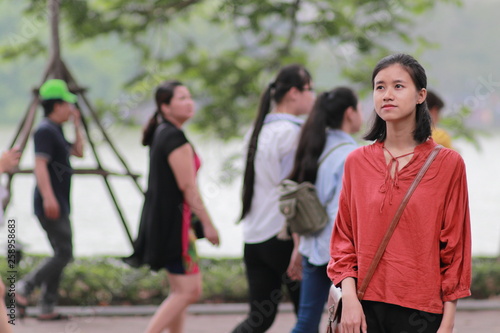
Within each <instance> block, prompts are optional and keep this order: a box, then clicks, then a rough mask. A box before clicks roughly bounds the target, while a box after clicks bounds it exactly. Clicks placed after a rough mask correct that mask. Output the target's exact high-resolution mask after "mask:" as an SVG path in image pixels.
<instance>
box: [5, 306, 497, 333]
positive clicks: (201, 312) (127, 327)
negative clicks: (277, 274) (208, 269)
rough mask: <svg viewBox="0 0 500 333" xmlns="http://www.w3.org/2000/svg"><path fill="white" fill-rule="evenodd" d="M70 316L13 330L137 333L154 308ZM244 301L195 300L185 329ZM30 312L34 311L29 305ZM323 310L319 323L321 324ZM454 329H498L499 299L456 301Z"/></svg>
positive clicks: (283, 321)
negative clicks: (229, 302) (204, 302)
mask: <svg viewBox="0 0 500 333" xmlns="http://www.w3.org/2000/svg"><path fill="white" fill-rule="evenodd" d="M58 309H59V310H60V311H61V312H63V313H68V314H71V315H72V316H73V318H72V319H71V320H69V321H61V322H39V321H38V320H36V319H35V318H33V317H30V318H26V319H24V320H23V321H22V322H20V321H19V320H16V325H15V327H14V333H141V332H143V331H144V329H145V327H146V326H147V323H148V321H149V319H150V317H151V315H152V313H153V312H154V310H155V309H156V307H153V306H130V307H125V306H118V307H115V306H113V307H60V308H58ZM247 309H248V308H247V306H246V304H195V305H193V306H191V307H190V308H189V313H188V318H187V324H186V330H185V331H186V332H187V333H225V332H230V331H231V329H232V328H234V327H235V326H236V325H237V324H238V323H239V322H240V321H241V320H243V319H244V318H245V313H246V310H247ZM28 310H29V314H30V316H33V315H36V311H35V308H29V309H28ZM326 320H327V315H326V313H325V314H324V315H323V319H322V324H321V327H322V328H323V327H325V325H326ZM294 324H295V315H294V314H293V313H292V311H291V305H290V304H282V305H281V306H280V313H279V315H278V317H277V318H276V320H275V322H274V324H273V326H272V327H271V329H270V330H269V331H268V332H269V333H281V332H286V333H288V332H290V331H291V329H292V328H293V326H294ZM456 332H457V333H483V332H484V333H500V301H474V300H465V301H461V302H459V311H458V313H457V318H456Z"/></svg>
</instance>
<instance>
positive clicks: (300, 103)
mask: <svg viewBox="0 0 500 333" xmlns="http://www.w3.org/2000/svg"><path fill="white" fill-rule="evenodd" d="M296 100H297V105H296V106H297V115H301V114H309V113H310V112H311V110H312V108H313V105H314V101H315V100H316V94H315V93H314V90H313V87H312V82H311V83H308V84H306V85H305V86H304V88H303V90H302V91H301V90H298V89H297V99H296Z"/></svg>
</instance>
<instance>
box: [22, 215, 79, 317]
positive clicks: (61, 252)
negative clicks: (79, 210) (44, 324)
mask: <svg viewBox="0 0 500 333" xmlns="http://www.w3.org/2000/svg"><path fill="white" fill-rule="evenodd" d="M38 220H39V221H40V224H41V226H42V227H43V229H45V232H46V233H47V238H48V239H49V242H50V245H51V246H52V249H53V250H54V256H53V257H52V258H48V259H46V260H45V261H44V262H42V263H41V264H40V265H39V266H38V267H37V268H36V269H34V270H33V271H31V272H30V273H29V274H28V275H27V276H26V277H25V278H24V279H23V280H22V281H20V282H19V283H20V288H19V292H20V293H21V294H23V295H25V296H28V295H29V294H30V293H31V292H32V291H33V289H34V288H36V287H41V299H40V306H41V313H44V314H45V313H52V312H53V311H54V306H55V304H56V303H57V298H58V290H59V284H60V282H61V276H62V272H63V270H64V267H66V265H67V264H68V263H69V262H70V261H71V260H72V259H73V243H72V232H71V222H70V220H69V217H68V216H63V217H60V218H59V219H56V220H50V219H47V218H45V217H41V216H39V217H38Z"/></svg>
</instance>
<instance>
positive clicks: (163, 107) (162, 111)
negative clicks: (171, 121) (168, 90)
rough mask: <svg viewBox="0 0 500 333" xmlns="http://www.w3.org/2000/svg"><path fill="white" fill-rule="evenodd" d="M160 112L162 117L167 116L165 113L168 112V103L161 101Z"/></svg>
mask: <svg viewBox="0 0 500 333" xmlns="http://www.w3.org/2000/svg"><path fill="white" fill-rule="evenodd" d="M160 112H161V114H162V116H163V117H165V118H166V117H167V115H168V114H169V113H170V106H169V105H168V104H165V103H162V104H161V105H160Z"/></svg>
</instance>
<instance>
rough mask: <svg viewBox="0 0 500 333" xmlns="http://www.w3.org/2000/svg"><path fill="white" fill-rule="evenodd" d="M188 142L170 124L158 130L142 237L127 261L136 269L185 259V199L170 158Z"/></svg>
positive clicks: (152, 153) (137, 241) (145, 205)
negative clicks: (183, 224)
mask: <svg viewBox="0 0 500 333" xmlns="http://www.w3.org/2000/svg"><path fill="white" fill-rule="evenodd" d="M187 142H188V140H187V139H186V137H185V135H184V132H183V131H182V130H180V129H179V128H177V127H175V126H174V125H173V124H171V123H169V122H167V121H164V122H162V123H161V124H160V125H159V126H158V127H157V128H156V131H155V133H154V138H153V143H152V145H151V148H150V153H149V157H150V161H149V178H148V190H147V192H146V197H145V200H144V206H143V209H142V215H141V223H140V226H139V235H138V237H137V240H136V241H135V242H134V254H133V255H132V256H131V257H129V258H127V259H125V262H127V263H129V264H130V265H132V266H140V265H143V264H147V265H149V266H150V267H151V268H152V269H154V270H159V269H161V268H164V267H165V264H166V262H168V261H170V260H174V259H177V258H180V257H181V255H182V236H181V235H182V213H183V209H182V208H183V203H184V196H183V194H182V192H181V190H180V189H179V187H178V186H177V181H176V179H175V176H174V173H173V171H172V168H171V167H170V164H169V163H168V156H169V155H170V153H171V152H172V151H174V150H175V149H177V148H179V147H180V146H182V145H183V144H185V143H187Z"/></svg>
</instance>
